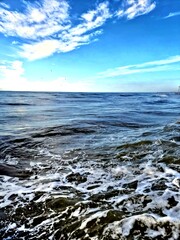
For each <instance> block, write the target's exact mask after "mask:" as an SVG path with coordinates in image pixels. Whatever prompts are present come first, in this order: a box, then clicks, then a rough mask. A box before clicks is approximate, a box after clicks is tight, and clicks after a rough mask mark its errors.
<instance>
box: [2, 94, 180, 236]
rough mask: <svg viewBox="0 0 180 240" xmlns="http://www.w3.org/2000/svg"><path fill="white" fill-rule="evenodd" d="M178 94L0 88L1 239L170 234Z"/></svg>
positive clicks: (179, 175) (176, 204)
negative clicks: (36, 91) (33, 90)
mask: <svg viewBox="0 0 180 240" xmlns="http://www.w3.org/2000/svg"><path fill="white" fill-rule="evenodd" d="M179 113H180V96H179V95H176V94H174V93H166V94H159V93H141V94H140V93H136V94H134V93H123V94H122V93H113V94H110V93H104V94H103V93H102V94H95V93H25V92H0V237H1V239H3V240H5V239H82V240H88V239H93V240H95V239H104V240H106V239H107V240H109V239H122V240H126V239H127V240H129V239H179V235H180V191H179V190H180V165H179V163H180V148H179V145H180V118H179Z"/></svg>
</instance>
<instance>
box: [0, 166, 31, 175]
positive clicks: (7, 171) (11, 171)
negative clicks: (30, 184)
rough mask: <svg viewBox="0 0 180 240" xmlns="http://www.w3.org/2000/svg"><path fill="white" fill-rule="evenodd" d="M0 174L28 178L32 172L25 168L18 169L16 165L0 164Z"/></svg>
mask: <svg viewBox="0 0 180 240" xmlns="http://www.w3.org/2000/svg"><path fill="white" fill-rule="evenodd" d="M0 175H5V176H9V177H19V178H28V177H30V176H31V175H32V172H31V171H28V170H25V169H20V168H19V167H17V166H12V165H8V164H0Z"/></svg>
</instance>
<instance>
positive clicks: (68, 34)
mask: <svg viewBox="0 0 180 240" xmlns="http://www.w3.org/2000/svg"><path fill="white" fill-rule="evenodd" d="M69 11H70V6H69V4H68V2H67V1H66V0H61V1H58V0H52V1H50V2H49V1H48V0H41V1H40V2H35V3H30V2H29V1H28V2H26V3H25V5H24V12H17V11H11V10H9V9H7V8H6V7H5V6H3V5H1V6H0V32H2V33H3V34H4V35H6V36H14V37H17V38H21V44H20V46H19V47H20V51H19V54H20V56H22V57H25V58H27V59H29V60H35V59H40V58H43V57H47V56H50V55H52V54H53V53H55V52H68V51H72V50H73V49H75V48H77V47H79V46H81V45H84V44H89V43H90V42H92V41H94V40H96V38H97V35H99V34H101V33H102V31H101V30H100V29H99V27H101V26H102V25H103V24H104V23H105V22H106V20H107V19H109V18H110V17H111V14H110V12H109V8H108V2H103V3H100V4H99V5H97V6H96V8H95V9H94V10H89V11H87V12H86V13H83V14H82V15H81V16H79V18H78V19H77V24H74V23H73V22H72V19H71V17H70V13H69ZM27 41H28V43H26V42H27Z"/></svg>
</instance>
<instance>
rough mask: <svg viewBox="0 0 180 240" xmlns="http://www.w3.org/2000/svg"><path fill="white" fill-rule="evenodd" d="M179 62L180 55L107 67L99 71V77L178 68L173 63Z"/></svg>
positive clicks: (179, 68)
mask: <svg viewBox="0 0 180 240" xmlns="http://www.w3.org/2000/svg"><path fill="white" fill-rule="evenodd" d="M179 62H180V56H179V55H178V56H173V57H171V58H167V59H163V60H158V61H152V62H145V63H141V64H134V65H127V66H122V67H118V68H114V69H108V70H106V71H104V72H101V73H99V74H98V75H99V77H100V78H110V77H117V76H123V75H131V74H136V73H147V72H158V71H167V70H180V66H176V65H175V64H177V63H179Z"/></svg>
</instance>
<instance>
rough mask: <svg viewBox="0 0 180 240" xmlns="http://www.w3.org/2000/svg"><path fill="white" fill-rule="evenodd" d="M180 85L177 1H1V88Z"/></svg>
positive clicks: (119, 89)
mask: <svg viewBox="0 0 180 240" xmlns="http://www.w3.org/2000/svg"><path fill="white" fill-rule="evenodd" d="M179 85H180V0H105V1H104V0H97V1H96V0H51V1H49V0H38V1H36V0H26V1H25V0H13V1H12V0H0V90H13V91H56V92H58V91H65V92H152V91H155V92H159V91H160V92H164V91H176V90H177V89H178V86H179Z"/></svg>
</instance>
